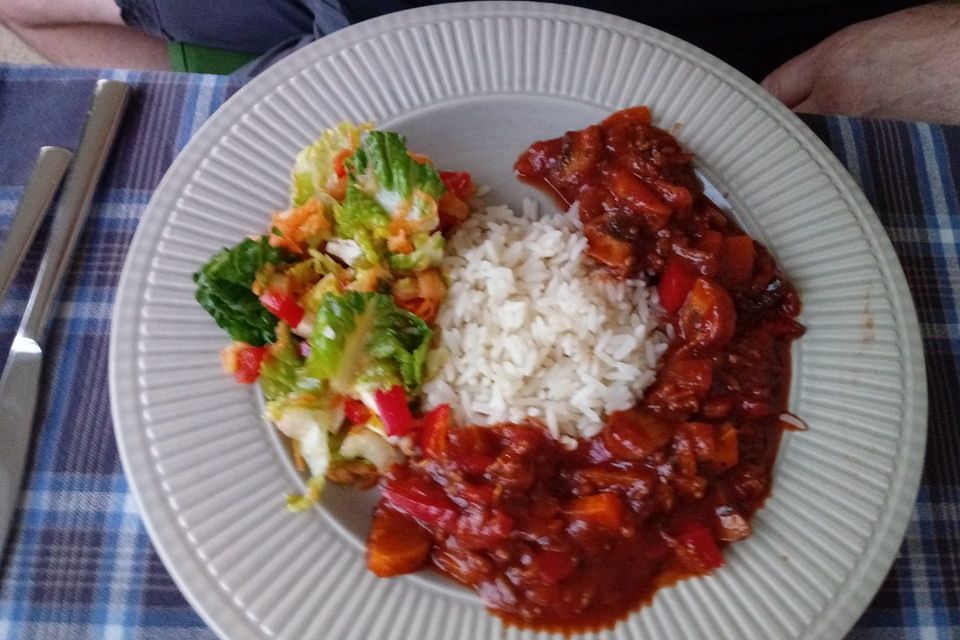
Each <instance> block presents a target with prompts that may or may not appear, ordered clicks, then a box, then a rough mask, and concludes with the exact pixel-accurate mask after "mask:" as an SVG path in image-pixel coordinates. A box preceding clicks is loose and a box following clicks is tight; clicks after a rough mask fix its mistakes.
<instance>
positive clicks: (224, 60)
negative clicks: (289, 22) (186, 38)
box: [167, 42, 257, 76]
mask: <svg viewBox="0 0 960 640" xmlns="http://www.w3.org/2000/svg"><path fill="white" fill-rule="evenodd" d="M167 57H168V58H170V68H171V69H173V70H174V71H187V72H190V73H213V74H217V75H224V76H225V75H228V74H231V73H233V72H234V71H236V70H237V69H239V68H240V67H242V66H243V65H245V64H247V63H248V62H250V61H251V60H253V59H254V58H256V57H257V54H255V53H241V52H240V51H227V50H226V49H212V48H210V47H204V46H201V45H198V44H189V43H186V42H170V43H168V44H167Z"/></svg>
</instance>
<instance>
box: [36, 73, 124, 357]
mask: <svg viewBox="0 0 960 640" xmlns="http://www.w3.org/2000/svg"><path fill="white" fill-rule="evenodd" d="M130 91H131V89H130V86H129V85H127V84H125V83H123V82H116V81H114V80H100V81H98V82H97V85H96V88H95V89H94V92H93V104H92V105H91V107H90V113H89V115H88V116H87V122H86V125H85V126H84V128H83V135H82V136H81V138H80V145H79V146H78V147H77V154H76V157H75V158H74V161H73V167H71V169H70V173H69V174H68V175H67V181H66V183H65V184H64V186H63V193H62V194H61V196H60V202H59V204H58V205H57V210H56V212H55V213H54V217H53V225H52V227H51V229H50V236H49V238H48V240H47V246H46V249H45V250H44V252H43V259H42V261H41V262H40V269H39V271H38V272H37V279H36V282H35V283H34V286H33V291H32V292H31V294H30V301H29V302H27V308H26V310H25V311H24V314H23V321H22V322H21V323H20V330H19V333H20V335H23V336H25V337H27V338H30V339H32V340H35V341H36V342H37V343H42V341H43V336H44V334H45V333H46V330H47V326H48V325H49V320H50V313H51V311H52V310H53V306H54V300H55V299H56V294H57V290H58V289H59V288H60V284H61V283H62V282H63V277H64V275H66V272H67V269H68V267H69V265H70V259H71V257H72V254H73V250H74V248H75V247H76V244H77V240H78V239H79V237H80V232H81V231H82V229H83V223H84V220H85V219H86V217H87V213H88V212H89V211H90V203H91V202H92V201H93V194H94V192H95V191H96V189H97V182H98V181H99V180H100V176H101V174H102V173H103V167H104V165H105V164H106V161H107V156H108V155H109V154H110V146H111V145H112V144H113V140H114V138H115V137H116V135H117V130H118V129H119V128H120V120H121V118H122V116H123V112H124V110H125V109H126V106H127V101H128V100H129V97H130Z"/></svg>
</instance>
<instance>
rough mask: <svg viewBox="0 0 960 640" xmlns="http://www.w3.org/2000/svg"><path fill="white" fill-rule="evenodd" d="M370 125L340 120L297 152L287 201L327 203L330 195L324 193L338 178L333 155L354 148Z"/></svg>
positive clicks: (300, 203) (335, 156)
mask: <svg viewBox="0 0 960 640" xmlns="http://www.w3.org/2000/svg"><path fill="white" fill-rule="evenodd" d="M370 128H371V125H370V124H361V125H360V126H357V125H354V124H353V123H352V122H346V121H344V122H341V123H339V124H337V125H336V126H334V127H331V128H329V129H327V130H325V131H324V132H323V133H321V134H320V137H319V138H318V139H317V141H316V142H314V143H313V144H311V145H310V146H308V147H306V148H304V149H303V150H301V151H300V153H298V154H297V157H296V160H294V163H293V172H292V174H291V177H290V200H291V202H292V203H293V205H294V206H300V205H302V204H303V203H305V202H306V201H307V200H309V199H310V198H317V199H318V200H320V201H321V202H324V204H331V203H330V202H329V200H332V198H331V197H330V196H329V195H327V192H328V191H330V190H331V189H332V188H333V187H334V186H335V185H336V184H337V182H338V181H339V179H340V177H339V176H338V175H337V173H336V167H335V166H334V163H335V161H336V160H337V156H339V155H340V154H341V153H344V152H352V151H353V150H354V149H356V148H357V146H359V144H360V137H361V134H362V133H363V132H364V131H368V130H370Z"/></svg>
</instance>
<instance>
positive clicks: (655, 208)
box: [368, 107, 803, 631]
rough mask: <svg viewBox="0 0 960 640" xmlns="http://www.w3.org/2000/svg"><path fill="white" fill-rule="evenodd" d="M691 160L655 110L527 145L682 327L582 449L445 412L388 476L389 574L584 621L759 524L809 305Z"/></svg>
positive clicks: (383, 565) (539, 181) (609, 250)
mask: <svg viewBox="0 0 960 640" xmlns="http://www.w3.org/2000/svg"><path fill="white" fill-rule="evenodd" d="M691 160H692V156H691V155H690V154H688V153H687V152H685V151H684V150H683V149H681V147H680V146H679V144H677V142H676V140H675V139H674V138H673V137H672V136H671V135H670V134H668V133H667V132H665V131H663V130H661V129H657V128H656V127H653V126H652V124H651V119H650V113H649V111H648V110H647V109H646V108H645V107H633V108H630V109H625V110H623V111H620V112H617V113H614V114H612V115H611V116H610V117H608V118H607V119H606V120H604V121H603V122H601V123H600V124H598V125H594V126H591V127H587V128H586V129H583V130H581V131H574V132H569V133H567V134H565V135H564V136H562V137H560V138H557V139H554V140H547V141H542V142H537V143H534V144H533V145H531V147H530V148H529V149H528V150H527V151H526V152H525V153H524V154H523V155H522V156H521V157H520V158H519V159H518V160H517V163H516V166H515V168H516V171H517V174H518V176H520V177H521V178H522V179H523V180H525V181H527V182H530V183H531V184H534V185H536V186H539V187H542V188H544V189H545V190H547V191H548V192H550V193H552V194H553V195H554V196H555V197H557V199H558V200H559V202H560V204H561V205H562V206H564V207H565V208H566V207H568V206H570V205H571V204H572V203H574V202H578V203H579V215H580V218H581V220H582V221H583V223H584V233H585V236H586V238H587V241H588V251H587V254H588V256H590V258H592V260H593V261H594V266H595V268H597V269H601V270H603V271H605V272H607V273H608V274H610V275H611V276H613V277H614V278H626V277H637V276H643V277H648V278H649V279H650V280H651V281H652V282H653V283H654V284H657V285H658V287H659V290H660V300H661V303H662V306H663V309H664V317H663V321H664V322H665V323H670V324H672V325H673V329H674V332H675V335H676V338H675V339H674V340H673V341H672V342H671V344H670V346H669V349H668V350H667V353H666V354H665V355H664V356H663V361H662V363H661V368H660V372H659V375H658V378H657V381H656V382H655V383H654V384H653V385H652V387H651V388H650V389H649V390H648V391H647V394H646V396H645V398H644V399H643V400H642V401H641V402H639V403H638V404H637V405H636V406H635V407H633V408H631V409H628V410H625V411H615V412H612V413H610V414H609V415H608V416H606V418H605V425H604V430H603V431H602V432H601V434H600V435H598V436H596V437H594V438H592V439H590V440H584V441H581V442H580V443H579V445H578V446H577V447H576V448H575V449H574V450H572V451H571V450H568V449H566V448H565V447H563V446H562V445H561V444H560V443H559V442H558V441H557V440H554V439H553V438H551V437H550V436H549V435H548V433H547V431H546V429H545V427H544V425H542V424H539V423H536V422H530V423H526V424H503V425H495V426H492V427H486V428H482V427H473V426H459V427H458V426H456V425H453V424H450V423H449V415H450V413H449V410H444V409H442V408H441V409H436V410H434V411H433V412H431V413H430V414H428V415H427V416H425V417H424V425H425V426H424V428H423V430H424V434H423V436H422V437H421V443H422V447H423V451H422V454H421V455H420V456H413V457H412V458H410V459H409V461H408V463H407V466H398V467H395V468H394V469H393V470H392V471H391V472H390V474H388V476H387V477H386V478H385V480H384V481H383V483H382V487H383V499H382V504H381V506H380V507H378V511H377V515H376V517H375V521H374V530H373V532H372V533H371V536H370V539H369V541H368V546H369V554H370V555H369V558H370V562H371V568H372V569H374V570H375V572H377V571H379V572H380V573H379V574H380V575H392V574H393V573H397V572H400V571H401V570H403V569H407V570H414V569H416V568H417V567H419V566H421V564H423V563H425V562H430V563H432V565H433V566H434V567H435V568H437V569H438V570H440V571H441V572H443V573H445V574H447V575H449V576H451V577H452V578H454V579H455V580H458V581H459V582H461V583H463V584H465V585H467V586H470V587H472V588H473V589H475V590H476V591H477V592H478V593H479V594H480V595H481V597H482V598H483V599H484V601H485V602H486V603H487V605H488V606H489V607H491V608H492V609H493V610H494V611H495V612H496V613H497V614H498V615H500V616H501V617H503V618H504V619H505V620H507V621H508V622H511V623H515V624H518V625H523V626H532V627H535V628H544V629H555V630H556V629H559V630H563V631H572V630H578V629H587V628H596V627H598V626H604V625H610V624H613V622H615V621H616V620H617V619H618V618H620V617H622V616H623V615H625V614H626V613H628V612H629V611H631V610H632V609H635V608H636V607H638V606H640V605H642V604H643V603H644V602H647V601H648V600H649V599H650V598H651V597H652V595H653V593H654V592H655V591H656V589H658V588H659V587H661V586H664V585H667V584H671V583H672V582H675V581H676V580H679V579H682V578H685V577H689V576H692V575H699V574H702V573H706V572H709V571H711V570H713V569H715V568H717V567H719V566H721V565H722V564H723V553H722V549H723V546H724V545H726V544H728V543H730V542H733V541H736V540H741V539H743V538H745V537H747V536H749V535H750V532H751V529H750V518H751V516H752V515H753V513H754V512H755V511H756V510H757V509H758V508H760V506H761V505H762V504H763V501H764V499H765V498H766V496H767V494H768V493H769V491H770V482H771V473H772V469H773V463H774V460H775V458H776V454H777V449H778V447H779V442H780V436H781V432H782V428H783V425H782V423H781V421H780V419H779V415H780V414H781V413H782V412H784V411H785V410H786V403H787V390H788V388H789V376H790V360H789V347H790V343H791V341H792V340H794V339H796V338H798V337H799V336H800V335H802V333H803V327H802V325H800V324H799V323H798V322H796V320H795V318H796V316H797V315H798V314H799V312H800V302H799V298H798V297H797V295H796V292H795V291H794V290H793V287H792V286H791V285H790V283H789V281H788V280H787V279H786V278H785V277H784V275H783V274H782V273H781V272H780V271H779V270H778V268H777V266H776V263H775V262H774V260H773V258H772V256H770V254H769V252H767V251H766V249H765V248H764V247H762V246H761V245H759V244H757V243H756V242H754V241H753V240H752V239H751V238H750V237H749V236H747V235H746V234H744V233H743V231H742V230H740V229H739V228H738V227H737V225H736V224H735V223H734V222H733V221H732V220H731V219H729V218H728V217H727V215H726V214H725V213H724V212H723V211H721V210H720V209H719V208H718V207H716V205H714V204H713V203H712V202H710V200H709V199H707V198H706V197H704V196H703V192H702V188H701V186H700V184H699V182H698V180H697V178H696V176H695V174H694V172H693V168H692V164H691ZM437 416H441V417H443V420H440V421H439V422H440V423H442V424H440V426H441V427H442V428H438V424H437V423H438V419H437ZM411 526H412V527H417V528H419V529H420V530H421V532H422V534H423V535H426V536H427V538H428V541H429V544H428V546H429V550H428V552H424V550H423V538H422V537H418V536H415V535H412V534H410V533H409V532H410V531H411V529H410V527H411ZM404 536H408V537H409V538H410V544H409V549H404V550H397V540H402V539H403V538H404ZM392 553H396V554H397V555H398V558H397V559H396V561H395V562H389V561H386V560H385V556H389V555H390V554H392ZM374 560H376V562H374Z"/></svg>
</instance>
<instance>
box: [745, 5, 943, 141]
mask: <svg viewBox="0 0 960 640" xmlns="http://www.w3.org/2000/svg"><path fill="white" fill-rule="evenodd" d="M761 84H762V85H763V87H764V88H765V89H767V90H768V91H769V92H770V93H772V94H773V95H774V96H776V97H777V98H778V99H779V100H781V101H782V102H783V103H784V104H786V105H787V106H788V107H790V108H791V109H793V110H794V111H799V112H804V113H821V114H845V115H853V116H866V117H873V118H889V119H898V120H923V121H927V122H940V123H948V124H960V3H955V2H944V3H936V4H929V5H923V6H920V7H914V8H912V9H906V10H903V11H898V12H896V13H891V14H890V15H886V16H883V17H881V18H877V19H875V20H868V21H866V22H860V23H857V24H854V25H851V26H849V27H847V28H846V29H843V30H841V31H838V32H837V33H835V34H833V35H832V36H830V37H829V38H827V39H826V40H824V41H823V42H821V43H820V44H818V45H817V46H815V47H813V48H812V49H809V50H808V51H805V52H804V53H802V54H800V55H799V56H797V57H795V58H793V59H792V60H788V61H787V62H786V63H784V64H783V65H782V66H780V68H778V69H776V70H775V71H774V72H773V73H771V74H770V75H769V76H767V77H766V78H765V79H764V80H763V82H762V83H761Z"/></svg>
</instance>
